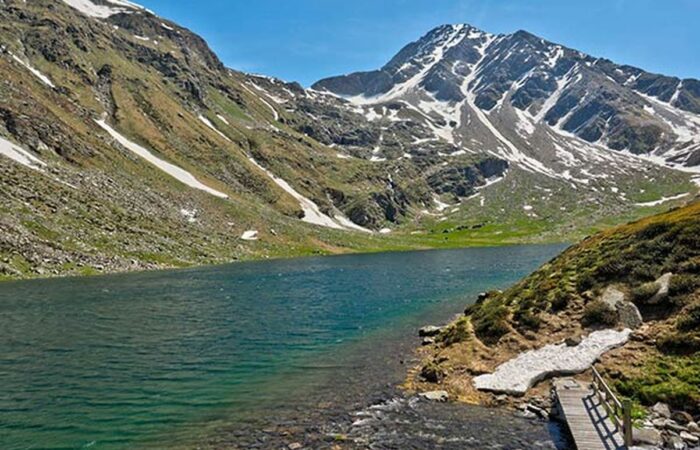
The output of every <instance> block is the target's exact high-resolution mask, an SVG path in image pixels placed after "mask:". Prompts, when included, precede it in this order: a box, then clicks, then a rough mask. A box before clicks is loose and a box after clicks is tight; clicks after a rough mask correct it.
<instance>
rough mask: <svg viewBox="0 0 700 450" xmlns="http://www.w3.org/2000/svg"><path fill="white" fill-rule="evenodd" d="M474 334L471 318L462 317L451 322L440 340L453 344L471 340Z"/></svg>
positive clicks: (441, 334) (439, 337)
mask: <svg viewBox="0 0 700 450" xmlns="http://www.w3.org/2000/svg"><path fill="white" fill-rule="evenodd" d="M471 336H472V327H471V325H470V323H469V319H468V318H466V317H460V318H459V319H458V320H457V321H456V322H455V323H453V324H451V325H450V326H449V327H447V329H445V330H444V331H443V332H442V333H440V336H438V340H439V341H440V342H442V343H443V344H445V345H452V344H456V343H458V342H464V341H467V340H469V338H470V337H471Z"/></svg>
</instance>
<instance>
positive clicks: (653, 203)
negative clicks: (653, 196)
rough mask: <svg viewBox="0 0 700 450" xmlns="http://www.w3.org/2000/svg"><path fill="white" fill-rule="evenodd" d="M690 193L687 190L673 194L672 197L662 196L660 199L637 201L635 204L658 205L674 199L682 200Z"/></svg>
mask: <svg viewBox="0 0 700 450" xmlns="http://www.w3.org/2000/svg"><path fill="white" fill-rule="evenodd" d="M689 195H690V192H686V193H684V194H678V195H673V196H671V197H661V198H660V199H659V200H655V201H652V202H644V203H635V205H637V206H657V205H662V204H664V203H666V202H670V201H673V200H680V199H682V198H684V197H687V196H689Z"/></svg>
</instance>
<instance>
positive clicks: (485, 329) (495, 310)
mask: <svg viewBox="0 0 700 450" xmlns="http://www.w3.org/2000/svg"><path fill="white" fill-rule="evenodd" d="M509 315H510V311H509V310H508V307H506V306H505V305H504V304H503V300H502V297H498V298H495V299H489V300H488V301H486V302H484V303H482V304H481V305H480V307H479V309H477V310H475V311H474V312H473V313H472V315H471V318H472V326H473V327H474V333H475V334H476V335H477V336H478V337H479V339H481V340H482V341H483V342H484V343H487V344H493V343H496V342H498V340H499V339H500V338H501V336H503V335H505V334H506V333H508V331H510V327H509V326H508V316H509Z"/></svg>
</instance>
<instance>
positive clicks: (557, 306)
mask: <svg viewBox="0 0 700 450" xmlns="http://www.w3.org/2000/svg"><path fill="white" fill-rule="evenodd" d="M570 301H571V294H569V293H568V292H565V291H561V290H557V291H552V292H551V293H550V295H549V307H550V309H551V310H552V311H554V312H558V311H563V310H565V309H566V307H567V306H568V305H569V302H570Z"/></svg>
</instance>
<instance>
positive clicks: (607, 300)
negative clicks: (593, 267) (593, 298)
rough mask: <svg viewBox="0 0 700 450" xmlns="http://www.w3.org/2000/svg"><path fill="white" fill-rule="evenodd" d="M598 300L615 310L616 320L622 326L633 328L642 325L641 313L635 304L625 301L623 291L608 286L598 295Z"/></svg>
mask: <svg viewBox="0 0 700 450" xmlns="http://www.w3.org/2000/svg"><path fill="white" fill-rule="evenodd" d="M600 301H601V302H602V303H604V304H605V305H606V306H607V307H608V308H610V309H611V310H612V311H616V312H617V316H618V320H619V321H620V323H621V324H622V325H623V326H624V327H626V328H630V329H632V330H634V329H636V328H639V327H640V326H641V325H642V323H643V320H642V314H641V313H640V312H639V309H637V306H636V305H635V304H634V303H632V302H630V301H627V299H626V297H625V294H624V292H622V291H620V290H619V289H617V288H616V287H613V286H608V288H607V289H605V291H604V292H603V295H602V296H601V297H600Z"/></svg>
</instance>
